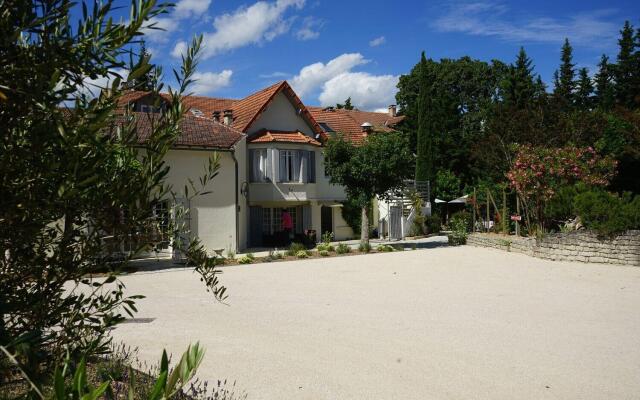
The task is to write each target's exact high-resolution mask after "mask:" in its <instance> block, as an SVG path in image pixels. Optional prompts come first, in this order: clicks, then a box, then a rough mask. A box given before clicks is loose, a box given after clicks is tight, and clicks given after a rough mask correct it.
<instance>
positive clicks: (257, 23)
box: [172, 0, 305, 59]
mask: <svg viewBox="0 0 640 400" xmlns="http://www.w3.org/2000/svg"><path fill="white" fill-rule="evenodd" d="M304 3H305V0H276V1H275V2H267V1H258V2H256V3H254V4H253V5H251V6H249V7H244V6H242V7H240V8H238V9H237V10H235V11H234V12H233V13H227V14H222V15H219V16H217V17H216V18H215V19H214V20H213V27H214V28H215V31H213V32H205V33H204V35H203V41H202V53H201V56H202V58H205V59H206V58H210V57H213V56H215V55H216V54H219V53H222V52H225V51H229V50H232V49H235V48H238V47H242V46H246V45H249V44H256V43H261V42H263V41H271V40H273V39H274V38H276V37H277V36H279V35H282V34H283V33H285V32H287V31H288V30H289V28H290V26H291V23H292V19H291V18H289V19H286V18H284V14H285V12H286V11H287V10H288V9H289V8H291V7H295V8H298V9H299V8H302V7H303V6H304ZM178 46H180V48H178ZM183 49H184V46H183V42H178V44H177V45H176V48H174V51H173V52H172V54H173V55H174V56H176V55H180V54H181V50H183Z"/></svg>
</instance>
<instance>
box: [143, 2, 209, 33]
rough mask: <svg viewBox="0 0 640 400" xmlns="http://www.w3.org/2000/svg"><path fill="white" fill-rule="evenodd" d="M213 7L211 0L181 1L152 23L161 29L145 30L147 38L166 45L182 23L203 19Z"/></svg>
mask: <svg viewBox="0 0 640 400" xmlns="http://www.w3.org/2000/svg"><path fill="white" fill-rule="evenodd" d="M209 5H211V0H179V1H178V2H177V3H175V6H174V7H173V8H170V9H169V10H168V14H165V16H163V17H157V18H154V19H152V20H151V21H150V23H151V24H155V26H154V27H155V28H159V29H149V28H146V29H143V32H144V35H145V38H146V39H148V40H149V41H152V42H157V43H166V42H168V41H169V39H170V36H171V34H172V33H173V32H174V31H176V30H177V29H178V27H179V26H180V21H182V20H185V19H189V18H192V17H199V18H202V15H203V14H206V12H207V10H209Z"/></svg>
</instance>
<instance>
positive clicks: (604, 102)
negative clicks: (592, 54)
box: [595, 54, 615, 110]
mask: <svg viewBox="0 0 640 400" xmlns="http://www.w3.org/2000/svg"><path fill="white" fill-rule="evenodd" d="M611 67H613V66H612V65H611V64H609V57H607V56H606V55H605V54H603V55H602V57H601V58H600V63H599V64H598V68H599V70H598V73H597V74H596V76H595V81H596V85H595V86H596V87H595V89H596V102H597V104H598V107H600V108H602V109H603V110H609V109H611V107H612V106H613V104H614V102H615V87H614V82H613V71H612V70H611V69H612V68H611Z"/></svg>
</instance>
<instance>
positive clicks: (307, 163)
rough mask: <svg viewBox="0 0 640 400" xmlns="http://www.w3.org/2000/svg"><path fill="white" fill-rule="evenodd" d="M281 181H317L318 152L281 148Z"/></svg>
mask: <svg viewBox="0 0 640 400" xmlns="http://www.w3.org/2000/svg"><path fill="white" fill-rule="evenodd" d="M279 171H280V182H300V183H302V182H305V183H306V182H308V183H315V181H316V153H315V151H303V150H280V166H279Z"/></svg>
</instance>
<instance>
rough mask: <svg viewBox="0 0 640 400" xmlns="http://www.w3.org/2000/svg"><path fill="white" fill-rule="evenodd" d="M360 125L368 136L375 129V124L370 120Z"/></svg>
mask: <svg viewBox="0 0 640 400" xmlns="http://www.w3.org/2000/svg"><path fill="white" fill-rule="evenodd" d="M360 127H361V128H362V133H363V134H364V136H367V135H368V134H370V133H371V131H372V130H373V125H371V123H369V122H365V123H364V124H362V125H360Z"/></svg>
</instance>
